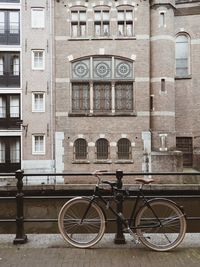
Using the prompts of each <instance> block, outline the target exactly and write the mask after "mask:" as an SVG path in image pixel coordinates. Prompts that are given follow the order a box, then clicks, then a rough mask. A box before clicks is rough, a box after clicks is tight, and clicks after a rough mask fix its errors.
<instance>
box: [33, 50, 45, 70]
mask: <svg viewBox="0 0 200 267" xmlns="http://www.w3.org/2000/svg"><path fill="white" fill-rule="evenodd" d="M40 52H42V54H43V58H42V65H41V66H39V67H37V66H35V53H40ZM44 69H45V50H44V49H36V50H32V70H44Z"/></svg>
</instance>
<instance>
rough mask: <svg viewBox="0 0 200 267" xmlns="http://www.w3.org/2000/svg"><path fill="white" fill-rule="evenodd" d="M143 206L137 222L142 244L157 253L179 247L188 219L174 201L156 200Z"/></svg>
mask: <svg viewBox="0 0 200 267" xmlns="http://www.w3.org/2000/svg"><path fill="white" fill-rule="evenodd" d="M148 204H149V205H145V206H143V207H142V208H141V209H140V210H139V212H138V214H137V216H136V221H135V226H136V232H137V235H138V237H139V239H140V240H141V242H142V243H143V244H144V245H145V246H147V247H149V248H150V249H153V250H156V251H168V250H171V249H173V248H175V247H176V246H178V245H179V244H180V243H181V241H182V240H183V238H184V236H185V232H186V219H185V216H184V214H183V212H182V211H181V210H180V208H179V207H178V206H177V205H176V204H175V203H174V202H172V201H169V200H166V199H154V200H150V201H148Z"/></svg>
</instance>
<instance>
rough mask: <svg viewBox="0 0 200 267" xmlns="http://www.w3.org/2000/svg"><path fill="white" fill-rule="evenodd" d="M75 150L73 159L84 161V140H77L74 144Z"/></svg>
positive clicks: (85, 155)
mask: <svg viewBox="0 0 200 267" xmlns="http://www.w3.org/2000/svg"><path fill="white" fill-rule="evenodd" d="M74 148H75V159H86V158H87V142H86V140H85V139H81V138H80V139H77V140H76V141H75V142H74Z"/></svg>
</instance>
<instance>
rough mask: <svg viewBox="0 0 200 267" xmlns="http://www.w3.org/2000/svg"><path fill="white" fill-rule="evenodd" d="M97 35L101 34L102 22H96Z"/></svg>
mask: <svg viewBox="0 0 200 267" xmlns="http://www.w3.org/2000/svg"><path fill="white" fill-rule="evenodd" d="M95 35H96V36H101V24H95Z"/></svg>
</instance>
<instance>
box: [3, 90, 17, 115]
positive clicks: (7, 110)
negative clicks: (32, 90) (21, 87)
mask: <svg viewBox="0 0 200 267" xmlns="http://www.w3.org/2000/svg"><path fill="white" fill-rule="evenodd" d="M0 118H7V119H9V118H20V96H19V95H14V94H13V95H6V94H4V95H0Z"/></svg>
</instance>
